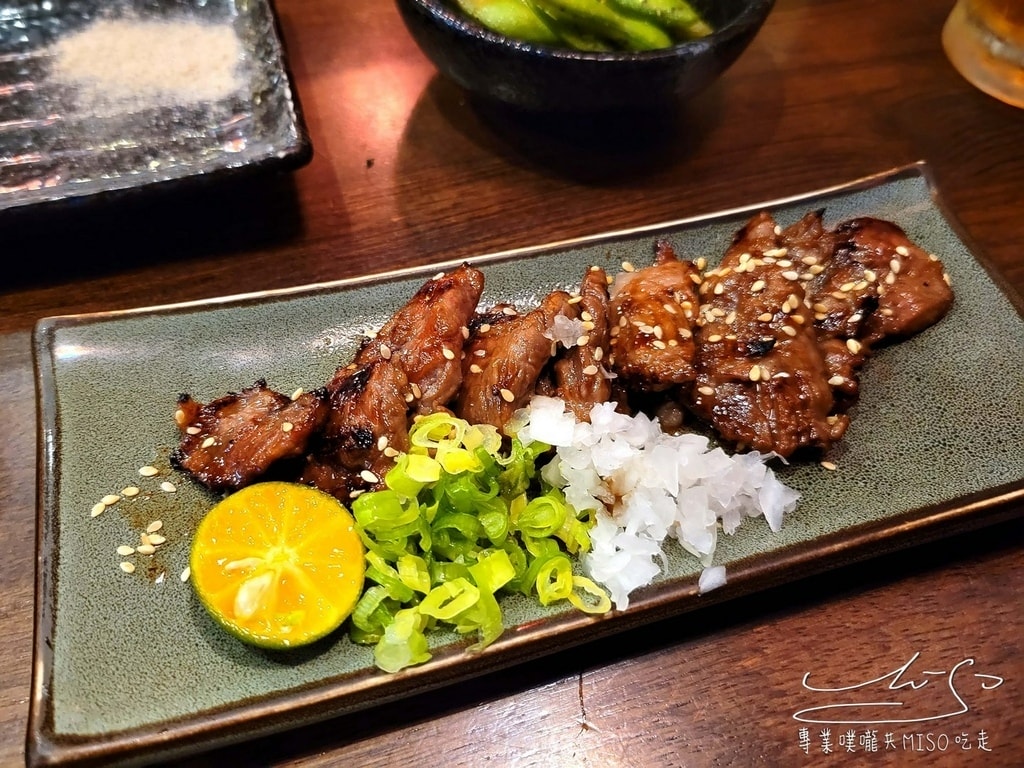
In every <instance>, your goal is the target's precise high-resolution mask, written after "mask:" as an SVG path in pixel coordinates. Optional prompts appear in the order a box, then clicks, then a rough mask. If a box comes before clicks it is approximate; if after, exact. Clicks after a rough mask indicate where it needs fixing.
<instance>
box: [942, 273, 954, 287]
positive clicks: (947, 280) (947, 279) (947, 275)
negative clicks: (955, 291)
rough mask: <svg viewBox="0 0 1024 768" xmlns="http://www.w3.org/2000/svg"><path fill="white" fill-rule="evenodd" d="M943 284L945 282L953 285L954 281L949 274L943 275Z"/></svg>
mask: <svg viewBox="0 0 1024 768" xmlns="http://www.w3.org/2000/svg"><path fill="white" fill-rule="evenodd" d="M942 282H944V283H945V284H946V285H952V284H953V281H952V279H950V277H949V272H943V273H942Z"/></svg>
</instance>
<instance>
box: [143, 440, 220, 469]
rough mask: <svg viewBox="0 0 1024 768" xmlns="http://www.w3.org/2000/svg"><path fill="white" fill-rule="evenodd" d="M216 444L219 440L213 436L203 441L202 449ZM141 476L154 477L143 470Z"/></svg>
mask: <svg viewBox="0 0 1024 768" xmlns="http://www.w3.org/2000/svg"><path fill="white" fill-rule="evenodd" d="M216 443H217V439H216V438H214V437H212V436H211V437H208V438H206V439H205V440H203V444H202V447H203V448H209V447H210V446H211V445H215V444H216ZM139 474H140V475H144V476H146V477H151V476H152V475H151V474H150V473H148V472H143V471H142V470H141V469H140V470H139ZM152 474H156V473H155V472H154V473H152Z"/></svg>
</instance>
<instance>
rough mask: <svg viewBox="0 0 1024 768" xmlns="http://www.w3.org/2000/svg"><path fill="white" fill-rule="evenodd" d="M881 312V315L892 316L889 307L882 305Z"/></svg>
mask: <svg viewBox="0 0 1024 768" xmlns="http://www.w3.org/2000/svg"><path fill="white" fill-rule="evenodd" d="M882 314H883V315H884V316H885V317H892V310H891V309H889V308H888V307H883V308H882Z"/></svg>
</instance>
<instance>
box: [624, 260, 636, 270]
mask: <svg viewBox="0 0 1024 768" xmlns="http://www.w3.org/2000/svg"><path fill="white" fill-rule="evenodd" d="M622 269H623V271H625V272H635V271H636V267H634V266H633V262H631V261H624V262H622Z"/></svg>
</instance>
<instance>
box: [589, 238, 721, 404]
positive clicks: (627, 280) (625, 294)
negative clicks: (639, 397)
mask: <svg viewBox="0 0 1024 768" xmlns="http://www.w3.org/2000/svg"><path fill="white" fill-rule="evenodd" d="M624 274H625V277H623V276H621V275H620V277H619V279H618V281H617V283H616V285H615V286H613V288H612V297H611V301H610V304H609V317H610V322H611V324H612V330H611V335H612V338H611V342H610V344H611V350H610V351H611V360H612V369H613V370H614V372H615V373H616V374H617V375H618V376H621V377H622V379H623V382H624V383H625V384H626V385H627V386H628V387H630V388H631V389H634V390H638V391H640V392H662V391H665V390H667V389H669V388H670V387H673V386H676V385H680V384H686V383H688V382H691V381H693V378H694V375H695V368H694V354H695V346H694V339H693V329H694V324H695V322H696V318H697V308H698V305H699V299H698V297H697V286H698V285H699V284H700V279H701V278H700V272H699V271H698V269H697V267H696V266H695V265H694V264H693V263H692V262H689V261H681V260H680V259H679V258H678V257H677V256H676V254H675V252H674V251H673V250H672V247H671V246H670V245H669V244H668V243H665V242H660V243H658V246H657V252H656V256H655V260H654V264H653V265H652V266H650V267H645V268H644V269H641V270H639V271H638V272H633V273H624Z"/></svg>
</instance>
